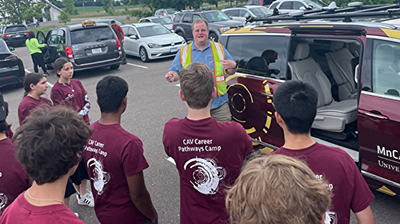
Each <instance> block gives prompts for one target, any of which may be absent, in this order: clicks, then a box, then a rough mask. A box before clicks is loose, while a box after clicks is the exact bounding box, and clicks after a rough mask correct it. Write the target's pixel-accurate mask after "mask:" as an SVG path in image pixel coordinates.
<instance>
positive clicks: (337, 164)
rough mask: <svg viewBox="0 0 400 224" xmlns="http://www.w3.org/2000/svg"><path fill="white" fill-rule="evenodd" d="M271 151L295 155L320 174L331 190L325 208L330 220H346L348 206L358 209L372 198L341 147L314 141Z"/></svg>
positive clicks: (341, 223) (337, 222)
mask: <svg viewBox="0 0 400 224" xmlns="http://www.w3.org/2000/svg"><path fill="white" fill-rule="evenodd" d="M272 154H283V155H287V156H291V157H295V158H298V159H300V160H302V161H304V162H306V163H307V164H308V166H309V167H310V169H311V170H312V171H313V172H314V173H315V175H316V176H317V178H319V179H320V178H322V177H324V178H325V179H326V180H327V181H328V184H329V185H328V188H329V189H330V190H331V191H332V193H333V198H332V206H331V208H330V211H329V212H328V214H329V217H330V218H331V223H332V224H349V223H350V209H351V210H352V211H353V212H354V213H357V212H360V211H362V210H364V209H366V208H367V207H368V206H369V204H370V203H371V202H372V200H373V199H374V195H373V194H372V192H371V190H370V189H369V187H368V185H367V183H366V182H365V180H364V178H363V177H362V175H361V173H360V171H359V170H358V168H357V166H356V164H355V162H354V160H353V159H352V158H351V157H350V156H349V155H348V154H347V153H346V152H345V151H343V150H342V149H339V148H334V147H329V146H326V145H322V144H319V143H315V144H314V145H312V146H310V147H308V148H305V149H301V150H290V149H286V148H279V149H278V150H276V151H275V152H272V153H271V154H269V155H272ZM328 214H327V215H328Z"/></svg>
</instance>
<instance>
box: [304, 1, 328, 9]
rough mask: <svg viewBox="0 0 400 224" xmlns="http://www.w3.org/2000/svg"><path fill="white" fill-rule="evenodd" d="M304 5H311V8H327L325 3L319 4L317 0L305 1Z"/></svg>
mask: <svg viewBox="0 0 400 224" xmlns="http://www.w3.org/2000/svg"><path fill="white" fill-rule="evenodd" d="M304 3H306V4H307V5H311V6H312V7H313V8H318V9H319V8H322V7H325V6H327V5H326V4H325V3H323V2H320V1H318V0H305V1H304Z"/></svg>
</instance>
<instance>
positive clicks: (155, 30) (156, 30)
mask: <svg viewBox="0 0 400 224" xmlns="http://www.w3.org/2000/svg"><path fill="white" fill-rule="evenodd" d="M137 30H138V32H139V35H140V36H141V37H151V36H158V35H163V34H170V33H171V31H169V30H168V29H167V28H165V27H164V26H161V25H154V26H142V27H138V28H137Z"/></svg>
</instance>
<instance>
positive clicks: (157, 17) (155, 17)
mask: <svg viewBox="0 0 400 224" xmlns="http://www.w3.org/2000/svg"><path fill="white" fill-rule="evenodd" d="M159 18H171V17H169V16H149V17H144V18H141V19H140V20H142V19H159Z"/></svg>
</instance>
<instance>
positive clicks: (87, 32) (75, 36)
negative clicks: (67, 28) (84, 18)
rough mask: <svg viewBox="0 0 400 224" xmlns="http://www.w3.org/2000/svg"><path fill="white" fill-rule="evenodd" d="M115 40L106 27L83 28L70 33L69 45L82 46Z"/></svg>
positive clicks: (111, 32) (109, 29)
mask: <svg viewBox="0 0 400 224" xmlns="http://www.w3.org/2000/svg"><path fill="white" fill-rule="evenodd" d="M113 39H115V37H114V34H113V31H112V30H111V28H110V27H108V26H103V27H93V28H84V29H78V30H72V31H71V44H72V45H74V44H82V43H88V42H98V41H103V40H113Z"/></svg>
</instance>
